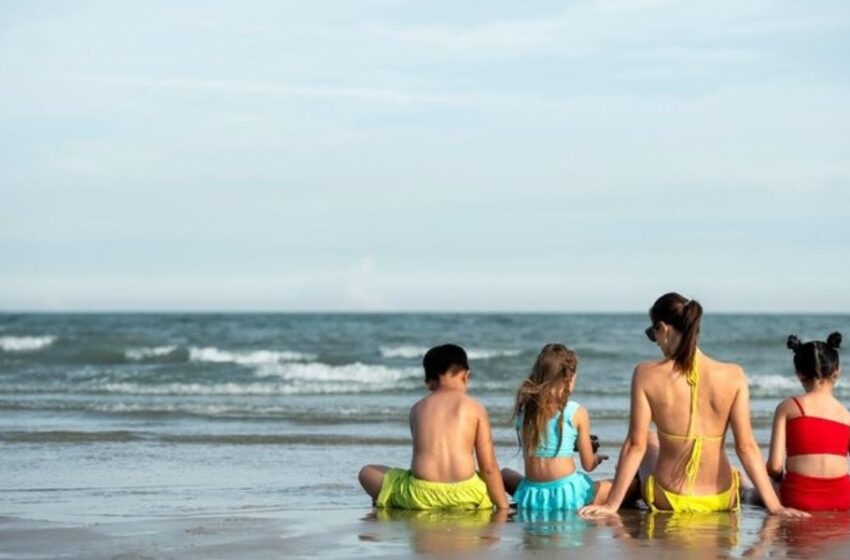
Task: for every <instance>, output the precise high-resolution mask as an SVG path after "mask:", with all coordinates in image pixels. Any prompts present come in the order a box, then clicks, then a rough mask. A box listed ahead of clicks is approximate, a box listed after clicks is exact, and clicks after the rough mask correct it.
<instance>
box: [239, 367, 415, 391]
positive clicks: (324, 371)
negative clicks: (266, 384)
mask: <svg viewBox="0 0 850 560" xmlns="http://www.w3.org/2000/svg"><path fill="white" fill-rule="evenodd" d="M255 375H257V376H258V377H279V378H281V379H283V380H285V381H309V382H322V383H327V382H333V381H337V382H342V383H347V384H366V385H375V384H392V383H396V382H398V381H402V380H404V379H414V378H418V377H420V376H421V375H422V373H421V371H420V370H419V368H403V369H397V368H390V367H387V366H383V365H379V364H362V363H360V362H356V363H353V364H344V365H339V366H332V365H328V364H322V363H289V364H264V365H262V366H260V367H259V368H257V370H256V372H255Z"/></svg>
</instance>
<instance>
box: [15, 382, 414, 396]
mask: <svg viewBox="0 0 850 560" xmlns="http://www.w3.org/2000/svg"><path fill="white" fill-rule="evenodd" d="M417 387H418V384H407V385H404V386H399V384H397V383H386V384H373V385H369V386H366V387H364V386H363V385H357V384H351V383H335V384H334V383H297V384H282V383H212V384H202V383H166V384H160V385H144V384H141V383H104V384H100V385H96V386H90V387H89V389H88V391H86V392H92V393H115V394H127V395H175V396H195V395H197V396H217V395H220V396H243V395H245V396H267V395H308V394H314V395H325V394H346V393H372V392H381V391H398V390H411V389H415V388H417ZM0 389H5V388H0Z"/></svg>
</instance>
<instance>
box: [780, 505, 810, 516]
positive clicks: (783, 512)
mask: <svg viewBox="0 0 850 560" xmlns="http://www.w3.org/2000/svg"><path fill="white" fill-rule="evenodd" d="M770 515H777V516H779V517H811V516H812V514H811V513H807V512H805V511H800V510H799V509H794V508H789V507H785V506H780V507H778V508H776V509H775V510H773V511H771V512H770Z"/></svg>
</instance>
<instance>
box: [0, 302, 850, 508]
mask: <svg viewBox="0 0 850 560" xmlns="http://www.w3.org/2000/svg"><path fill="white" fill-rule="evenodd" d="M648 323H649V320H648V318H647V317H646V315H644V314H436V313H435V314H271V313H270V314H181V313H164V314H159V313H150V314H3V315H0V442H2V454H3V459H2V460H0V492H2V499H0V516H4V517H13V518H25V519H40V520H47V521H56V522H62V521H73V522H99V521H104V520H116V519H134V518H151V517H168V516H181V515H199V514H200V515H227V514H232V513H239V514H248V515H251V514H262V513H263V512H268V511H276V510H279V509H281V508H283V509H286V508H314V507H329V508H339V507H342V508H346V507H363V508H368V506H369V503H368V499H367V497H366V495H365V494H364V493H363V492H362V490H361V489H360V487H359V485H358V483H357V471H358V470H359V468H360V466H361V465H363V464H365V463H383V464H390V465H401V466H405V465H407V464H408V463H409V459H410V436H409V429H408V424H407V418H408V409H409V408H410V406H411V405H412V404H413V403H414V402H415V401H416V400H417V399H419V398H420V397H421V396H423V395H424V394H425V392H426V390H425V387H424V385H423V382H422V377H423V374H422V368H421V359H422V355H423V354H424V352H425V350H426V349H427V348H428V347H429V346H432V345H436V344H441V343H445V342H453V343H457V344H460V345H462V346H464V347H465V348H466V349H467V351H468V353H469V357H470V361H471V364H472V371H473V376H472V381H471V385H470V392H471V394H472V395H473V396H475V397H476V398H478V399H480V400H481V401H482V402H483V403H484V404H485V405H486V407H487V409H488V411H489V413H490V416H491V419H492V422H493V429H494V438H495V442H496V446H497V456H498V458H499V461H500V463H501V464H502V465H503V466H510V467H513V468H518V469H521V464H522V462H521V459H520V457H519V454H518V452H517V447H516V435H515V432H514V430H513V429H512V427H511V426H512V423H511V413H512V403H513V397H514V393H515V391H516V388H517V386H518V384H519V383H520V381H521V379H522V378H523V377H524V376H525V375H526V374H527V373H528V371H529V369H530V367H531V365H532V364H533V362H534V359H535V356H536V355H537V352H538V351H539V350H540V348H541V347H542V346H543V345H544V344H545V343H548V342H561V343H564V344H566V345H567V346H569V347H570V348H572V349H574V350H576V351H577V352H578V354H579V358H580V362H579V377H578V382H577V386H576V392H575V394H574V396H573V398H574V399H576V400H578V401H579V402H580V403H581V404H583V405H585V406H586V407H587V408H588V410H589V411H590V416H591V421H592V425H593V432H594V433H595V434H597V435H598V436H599V438H600V439H601V441H602V446H603V452H607V453H609V454H611V455H612V456H613V457H614V459H612V461H610V462H608V463H606V464H605V465H603V467H602V468H601V469H599V470H598V471H596V472H594V473H593V476H594V477H610V476H612V474H613V467H614V463H615V460H616V453H617V451H618V448H619V445H620V444H621V442H622V439H623V437H624V436H625V432H626V424H627V419H628V391H629V381H630V376H631V372H632V370H633V367H634V365H635V363H637V362H639V361H641V360H650V359H654V358H657V357H658V350H657V348H656V347H655V346H654V345H653V344H652V343H650V342H649V341H648V340H647V339H646V336H645V335H644V333H643V330H644V328H646V326H648ZM848 327H850V316H846V315H840V316H839V315H836V316H828V315H708V316H706V317H705V319H704V321H703V326H702V337H701V342H700V346H701V348H702V349H703V351H705V352H706V353H708V354H709V355H711V356H713V357H715V358H717V359H720V360H723V361H733V362H737V363H739V364H741V365H742V366H743V367H744V368H745V370H746V372H747V375H748V377H749V380H750V388H751V395H752V415H753V425H754V428H755V432H756V437H757V439H758V441H759V442H760V443H761V444H762V445H763V446H766V445H767V443H768V440H769V436H770V432H769V430H770V419H771V416H772V412H773V409H774V408H775V406H776V405H777V403H778V402H779V401H780V400H781V399H782V398H784V397H786V396H788V395H791V394H794V393H795V392H799V391H800V387H799V385H798V383H797V380H796V378H795V377H794V374H793V366H792V361H791V353H790V351H789V350H787V349H786V348H785V339H786V337H787V335H789V334H792V333H793V334H797V335H799V336H800V337H801V338H803V339H804V340H808V339H810V338H818V339H821V340H822V339H824V338H825V337H826V335H827V334H828V333H829V332H831V331H834V330H839V331H843V332H845V333H847V332H850V328H848ZM836 392H837V395H838V397H839V398H840V399H841V400H842V401H843V402H845V404H850V385H848V384H847V383H846V382H845V381H844V380H843V379H842V380H840V381H839V383H838V385H837V390H836ZM731 443H732V442H731V435H730V437H729V439H728V441H727V446H729V451H730V454H734V453H733V451H732V449H731Z"/></svg>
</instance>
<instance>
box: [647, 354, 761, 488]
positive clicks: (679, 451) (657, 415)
mask: <svg viewBox="0 0 850 560" xmlns="http://www.w3.org/2000/svg"><path fill="white" fill-rule="evenodd" d="M697 363H698V365H697V367H698V373H699V375H698V381H697V406H696V415H695V417H694V427H693V432H692V435H693V436H700V437H701V438H702V453H701V457H700V462H699V465H698V471H697V475H696V478H695V481H694V486H693V493H694V494H696V495H706V494H717V493H720V492H723V491H725V490H727V489H728V488H729V487H730V486H731V484H732V469H731V466H730V464H729V460H728V458H727V456H726V453H725V450H724V442H725V435H726V428H727V427H728V426H729V423H730V417H731V415H732V411H733V404H734V403H735V399H736V398H737V396H738V392H739V389H740V387H741V384H742V383H745V378H744V374H743V371H742V370H741V368H740V367H739V366H737V365H735V364H727V363H723V362H718V361H716V360H712V359H711V358H709V357H708V356H706V355H705V354H702V353H701V352H698V362H697ZM636 381H637V382H638V383H639V384H640V388H641V389H642V390H643V392H644V393H645V395H646V398H647V400H648V402H649V406H650V409H651V410H652V419H653V421H654V422H655V425H656V427H657V428H658V432H659V447H660V449H659V456H658V462H657V463H656V466H655V470H654V473H655V477H656V480H657V481H658V483H659V484H660V485H661V486H662V487H664V488H666V489H667V490H670V491H673V492H676V493H685V491H686V490H687V477H686V474H685V465H686V464H687V462H688V460H689V458H690V456H691V450H692V448H693V446H694V444H695V443H694V440H695V437H687V436H688V435H689V434H688V423H689V418H690V414H691V387H690V385H689V384H688V381H687V378H686V375H685V374H684V373H682V372H681V371H676V370H674V363H673V361H672V360H663V361H660V362H647V363H643V364H640V365H639V366H638V368H637V371H636Z"/></svg>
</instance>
